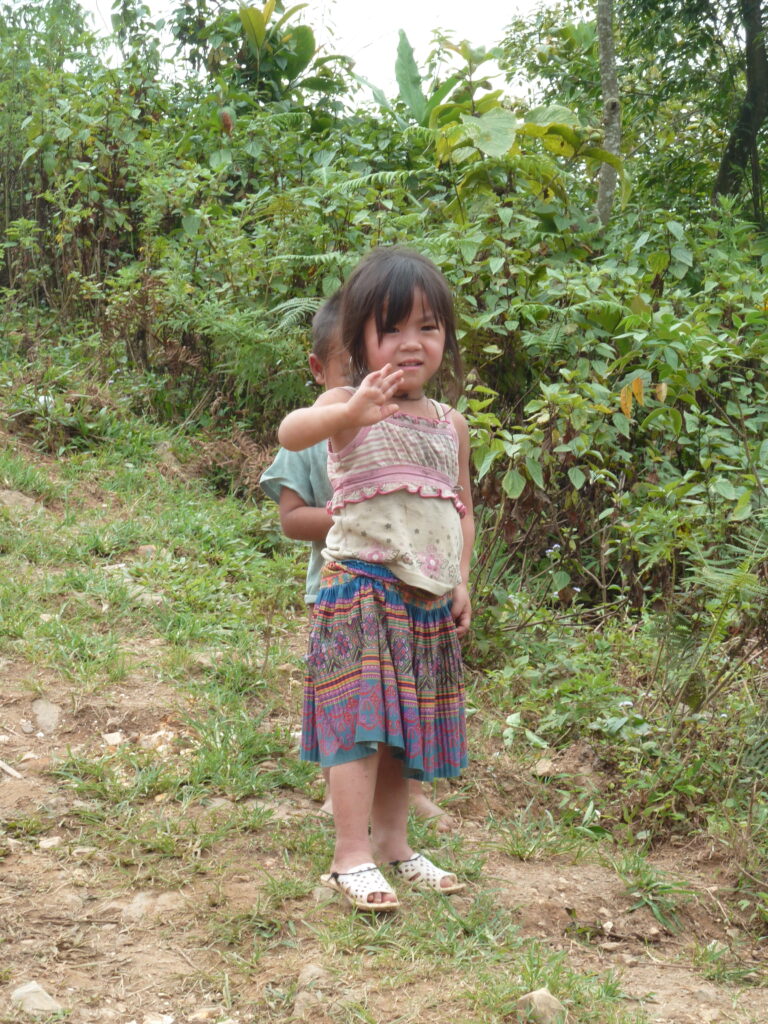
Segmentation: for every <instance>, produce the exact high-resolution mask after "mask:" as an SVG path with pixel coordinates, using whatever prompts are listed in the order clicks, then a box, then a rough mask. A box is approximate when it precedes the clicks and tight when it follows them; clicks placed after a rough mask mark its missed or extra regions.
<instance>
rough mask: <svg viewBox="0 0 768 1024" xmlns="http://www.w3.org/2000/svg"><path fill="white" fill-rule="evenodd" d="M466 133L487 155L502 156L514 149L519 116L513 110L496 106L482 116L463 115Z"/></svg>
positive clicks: (462, 119)
mask: <svg viewBox="0 0 768 1024" xmlns="http://www.w3.org/2000/svg"><path fill="white" fill-rule="evenodd" d="M461 121H462V124H463V125H464V130H465V133H466V135H467V136H468V137H469V139H471V141H472V142H473V143H474V144H475V145H476V146H477V148H478V149H479V150H480V151H481V152H483V153H485V155H486V156H493V157H502V156H504V155H505V154H506V153H508V152H509V151H510V149H512V147H513V146H514V144H515V136H516V135H517V125H518V122H517V118H516V117H515V115H514V114H513V113H512V111H511V110H505V109H504V108H503V107H496V108H495V109H494V110H489V111H488V113H487V114H483V116H482V117H469V116H468V115H467V114H462V115H461Z"/></svg>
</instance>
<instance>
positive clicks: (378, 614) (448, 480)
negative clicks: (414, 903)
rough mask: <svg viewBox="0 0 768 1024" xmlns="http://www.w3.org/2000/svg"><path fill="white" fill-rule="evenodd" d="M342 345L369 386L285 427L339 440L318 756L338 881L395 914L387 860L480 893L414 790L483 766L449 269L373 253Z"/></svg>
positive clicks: (317, 682) (397, 254) (333, 452)
mask: <svg viewBox="0 0 768 1024" xmlns="http://www.w3.org/2000/svg"><path fill="white" fill-rule="evenodd" d="M342 343H343V345H344V347H345V349H346V351H347V352H348V353H349V363H350V369H351V374H352V380H353V383H354V384H355V385H356V387H349V388H346V387H345V388H333V389H331V390H329V391H326V392H325V393H324V394H323V395H321V396H320V397H319V398H318V400H317V401H316V402H315V404H314V406H312V407H311V408H308V409H298V410H296V411H295V412H292V413H290V414H289V415H288V416H287V417H286V418H285V419H284V420H283V422H282V424H281V425H280V430H279V432H278V437H279V440H280V443H281V444H282V445H283V446H284V447H286V448H288V449H292V450H300V449H303V448H306V447H309V446H310V445H312V444H316V443H317V442H318V441H322V440H325V439H328V440H329V454H328V475H329V477H330V480H331V484H332V485H333V497H332V499H331V502H330V504H329V509H330V511H331V513H332V516H333V526H332V527H331V530H330V533H329V534H328V538H327V541H326V547H325V550H324V551H323V557H324V559H325V561H326V565H325V569H324V575H323V581H322V584H321V590H320V594H319V596H318V600H317V603H316V605H315V618H314V622H313V627H312V634H311V638H310V648H309V656H308V677H307V686H306V689H305V700H304V720H303V730H302V755H301V756H302V758H303V759H305V760H313V761H319V762H320V763H321V765H323V766H324V767H329V768H330V785H331V798H332V801H333V816H334V825H335V830H336V844H335V849H334V855H333V862H332V865H331V871H330V872H329V874H327V875H323V877H322V880H323V882H324V883H325V884H326V885H329V886H330V887H331V888H334V889H336V890H337V891H339V892H341V893H342V894H343V895H344V896H346V897H347V899H349V901H350V902H351V903H352V904H353V905H354V906H356V907H358V908H359V909H365V910H394V909H395V908H396V907H397V906H398V905H399V904H398V902H397V897H396V895H395V893H394V890H393V889H392V887H391V886H390V885H389V883H388V882H387V880H386V879H385V878H384V876H383V875H382V873H381V871H380V870H379V868H378V867H377V866H376V862H379V863H387V864H388V865H389V866H390V867H391V868H392V869H393V872H394V875H395V876H396V877H399V878H404V879H406V880H407V881H409V882H411V883H413V884H415V885H417V886H422V887H425V886H426V887H430V888H434V889H437V890H439V891H440V892H443V893H452V892H458V891H460V890H461V889H463V888H464V886H463V885H462V884H460V883H459V882H458V879H457V878H456V876H455V875H454V874H451V873H449V872H446V871H442V870H441V869H440V868H438V867H436V866H435V865H434V864H432V862H431V861H429V860H428V859H427V858H426V857H424V856H423V855H422V854H418V853H414V851H413V850H412V849H411V848H410V846H409V845H408V839H407V828H406V826H407V818H408V783H407V779H408V778H418V779H425V780H430V779H433V778H436V777H438V776H442V777H449V776H455V775H458V774H459V772H460V771H461V769H462V768H463V767H464V765H465V764H466V760H467V756H466V735H465V727H464V699H463V687H462V668H461V653H460V648H459V641H458V638H459V637H460V636H462V635H464V634H465V633H466V632H467V629H468V628H469V622H470V602H469V594H468V590H467V577H468V573H469V559H470V554H471V549H472V542H473V539H474V524H473V518H472V510H471V498H470V488H469V433H468V430H467V425H466V422H465V420H464V418H463V417H462V416H461V415H460V414H459V413H458V412H456V411H455V410H454V409H451V408H449V407H447V406H444V405H441V404H440V403H438V402H435V401H434V400H432V399H429V398H427V397H426V395H425V393H424V389H425V387H426V386H427V384H428V383H429V381H430V380H431V379H432V378H433V377H435V376H437V375H438V374H439V373H440V372H441V370H443V369H444V368H445V364H446V363H447V364H448V368H449V371H450V374H449V375H450V376H452V377H453V381H454V384H458V381H459V379H460V374H461V360H460V356H459V350H458V343H457V340H456V329H455V324H454V315H453V303H452V299H451V294H450V290H449V288H448V285H447V283H446V281H445V279H444V278H443V276H442V274H441V273H440V271H439V270H438V269H437V267H435V265H434V264H433V263H431V262H430V261H429V260H428V259H426V258H425V257H423V256H421V255H420V254H418V253H415V252H412V251H410V250H407V249H402V248H399V247H394V248H382V249H376V250H374V251H373V252H372V253H371V254H370V255H369V256H368V257H367V258H366V259H365V260H363V262H362V263H361V264H360V265H359V266H358V267H357V268H356V269H355V270H354V271H353V273H352V274H351V276H350V278H349V280H348V282H347V284H346V285H345V286H344V290H343V295H342ZM444 357H447V358H444ZM369 823H370V832H369Z"/></svg>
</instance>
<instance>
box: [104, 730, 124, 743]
mask: <svg viewBox="0 0 768 1024" xmlns="http://www.w3.org/2000/svg"><path fill="white" fill-rule="evenodd" d="M101 738H102V739H103V740H104V742H105V743H106V744H107V746H108V747H119V746H120V745H121V744H122V743H125V740H126V736H125V733H124V732H121V731H120V730H118V731H117V732H104V733H102V734H101Z"/></svg>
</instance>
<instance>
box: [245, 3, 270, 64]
mask: <svg viewBox="0 0 768 1024" xmlns="http://www.w3.org/2000/svg"><path fill="white" fill-rule="evenodd" d="M239 13H240V21H241V22H242V23H243V29H244V31H245V36H246V39H247V40H248V42H249V43H250V44H251V48H252V49H253V50H254V52H255V53H258V51H259V50H260V49H261V48H262V46H263V45H264V40H265V39H266V38H267V23H266V20H265V18H264V15H263V14H262V13H261V11H259V10H257V8H255V7H241V8H240V12H239Z"/></svg>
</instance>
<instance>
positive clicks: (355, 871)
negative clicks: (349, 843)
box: [320, 864, 400, 911]
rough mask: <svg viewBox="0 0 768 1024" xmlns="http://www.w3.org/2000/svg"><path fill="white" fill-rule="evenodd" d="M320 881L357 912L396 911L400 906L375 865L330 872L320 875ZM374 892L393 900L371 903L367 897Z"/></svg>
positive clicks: (360, 865) (393, 891)
mask: <svg viewBox="0 0 768 1024" xmlns="http://www.w3.org/2000/svg"><path fill="white" fill-rule="evenodd" d="M320 881H321V882H322V883H323V885H327V886H328V888H329V889H334V890H335V891H336V892H340V893H341V895H342V896H344V897H345V899H347V900H349V902H350V903H351V904H352V906H353V907H356V908H357V909H358V910H369V911H370V910H373V911H379V910H383V911H389V910H397V908H398V907H399V906H400V904H399V903H398V901H397V896H396V895H395V890H394V889H393V888H392V886H391V885H390V884H389V882H388V881H387V880H386V878H385V877H384V875H382V873H381V872H380V871H379V869H378V868H377V867H376V865H375V864H359V865H358V866H357V867H356V868H352V870H351V871H331V872H330V874H327V875H321V876H320ZM374 892H381V893H386V894H387V895H388V896H395V898H394V899H393V900H388V901H387V902H385V903H372V902H371V901H370V900H369V899H368V897H369V896H370V895H371V893H374Z"/></svg>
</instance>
